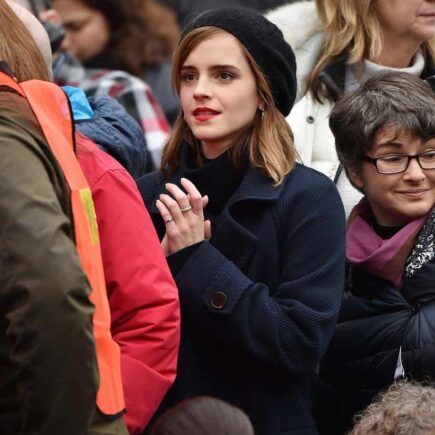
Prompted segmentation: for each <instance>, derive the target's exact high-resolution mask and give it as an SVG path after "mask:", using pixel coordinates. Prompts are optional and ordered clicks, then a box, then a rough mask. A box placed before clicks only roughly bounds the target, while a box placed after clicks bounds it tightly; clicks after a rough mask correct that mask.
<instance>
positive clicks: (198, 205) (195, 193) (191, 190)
mask: <svg viewBox="0 0 435 435" xmlns="http://www.w3.org/2000/svg"><path fill="white" fill-rule="evenodd" d="M181 185H182V186H183V187H184V189H185V190H186V192H187V194H188V195H189V200H190V205H191V206H192V208H193V212H194V213H195V214H196V215H198V216H203V211H202V196H201V194H200V193H199V190H198V189H197V188H196V187H195V185H194V184H193V183H192V182H191V181H190V180H188V179H187V178H182V179H181Z"/></svg>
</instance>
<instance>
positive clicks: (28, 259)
mask: <svg viewBox="0 0 435 435" xmlns="http://www.w3.org/2000/svg"><path fill="white" fill-rule="evenodd" d="M0 137H1V143H0V174H1V183H0V216H1V218H0V271H1V272H0V276H1V278H0V279H1V284H0V306H1V315H2V316H4V317H5V319H6V321H7V324H8V328H7V332H6V334H7V339H8V341H9V342H10V344H11V345H10V349H11V351H10V354H9V358H10V361H11V363H12V364H13V365H14V366H15V367H16V368H17V370H18V371H19V376H18V378H17V388H16V392H17V394H18V400H19V402H20V406H21V410H22V415H21V417H22V422H23V426H22V431H21V432H20V433H21V434H23V435H30V434H32V435H37V434H38V435H51V434H54V433H59V431H61V432H62V434H69V435H86V434H87V433H88V428H89V425H90V422H91V419H92V417H93V413H94V410H95V399H96V391H97V378H98V374H97V366H96V356H95V346H94V340H93V332H92V314H93V305H92V304H91V302H90V301H89V299H88V296H89V293H90V289H89V284H88V282H87V279H86V277H85V275H84V273H83V271H82V270H81V267H80V263H79V259H78V256H77V252H76V249H75V245H74V243H73V240H72V239H71V238H70V235H71V234H72V230H71V222H70V221H69V219H68V218H67V217H66V216H65V214H64V213H63V211H62V208H61V206H60V203H59V198H58V197H57V196H56V193H55V190H54V188H53V178H55V177H54V170H53V166H51V168H50V165H51V163H50V162H49V161H48V159H47V158H45V155H44V154H43V153H42V152H41V150H40V148H39V146H38V145H37V144H36V140H35V139H34V137H33V136H31V135H30V134H29V133H28V132H27V131H26V130H22V129H21V128H20V127H19V126H18V125H16V124H15V123H13V124H10V123H9V120H8V119H6V118H3V117H0ZM4 375H5V376H6V374H5V373H2V376H4Z"/></svg>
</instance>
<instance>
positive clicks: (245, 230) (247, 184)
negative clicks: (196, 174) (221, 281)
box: [139, 168, 285, 271]
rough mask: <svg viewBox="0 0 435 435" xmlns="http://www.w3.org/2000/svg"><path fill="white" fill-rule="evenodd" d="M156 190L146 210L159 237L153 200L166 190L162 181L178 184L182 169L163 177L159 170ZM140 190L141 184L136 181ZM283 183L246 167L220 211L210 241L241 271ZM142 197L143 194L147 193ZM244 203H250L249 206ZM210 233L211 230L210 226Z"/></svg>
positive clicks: (160, 230)
mask: <svg viewBox="0 0 435 435" xmlns="http://www.w3.org/2000/svg"><path fill="white" fill-rule="evenodd" d="M155 176H157V177H158V187H157V189H156V190H157V191H156V192H154V193H153V197H154V199H153V200H152V201H151V202H149V207H148V211H149V213H150V215H151V217H152V219H153V222H154V223H155V225H156V228H157V232H158V233H159V235H160V237H162V236H163V233H164V224H163V221H162V219H161V217H160V213H159V211H158V209H157V207H156V200H157V198H158V196H159V194H161V193H163V192H164V191H165V187H164V185H165V183H168V182H169V183H175V184H178V185H179V184H180V178H181V177H182V176H183V173H182V172H181V171H176V172H175V173H173V174H171V175H169V176H167V177H165V176H163V174H162V173H158V174H156V175H155ZM139 185H140V187H141V191H142V192H143V187H144V185H143V184H142V186H141V183H139ZM284 186H285V182H284V183H282V184H280V185H279V186H274V185H273V182H272V180H271V179H270V178H268V177H266V176H265V175H264V174H263V173H262V172H260V170H258V169H256V168H249V169H247V170H246V172H245V174H244V176H243V178H242V181H241V183H240V185H239V187H238V188H237V189H236V191H235V193H234V195H232V196H231V198H230V199H229V201H228V204H227V206H226V207H225V208H224V210H223V211H222V214H221V217H220V220H219V226H218V228H217V230H216V232H215V233H214V234H213V239H212V244H213V246H215V247H216V248H217V249H218V250H219V251H220V252H221V253H222V254H223V255H224V256H226V257H227V258H228V259H229V260H230V261H232V262H234V263H235V264H236V265H237V266H238V267H239V268H240V269H241V270H243V271H246V269H247V267H248V265H249V262H250V259H251V257H252V255H253V254H254V252H255V250H256V248H257V242H258V239H257V236H256V235H255V233H256V229H258V226H259V222H260V220H261V216H262V215H263V213H265V212H266V210H269V209H270V207H266V205H267V204H270V203H273V202H275V201H277V200H278V198H279V197H280V195H281V193H282V191H283V189H284ZM143 196H146V193H145V195H144V193H143ZM247 202H251V205H252V206H250V207H249V208H246V207H243V206H242V203H244V205H245V206H246V203H247ZM212 233H213V229H212Z"/></svg>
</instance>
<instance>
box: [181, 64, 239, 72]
mask: <svg viewBox="0 0 435 435" xmlns="http://www.w3.org/2000/svg"><path fill="white" fill-rule="evenodd" d="M207 69H208V70H209V71H221V70H231V71H236V72H240V69H239V68H238V67H236V66H235V65H230V64H222V65H221V64H217V65H211V66H209V67H208V68H207ZM181 70H182V71H183V70H197V67H195V66H194V65H183V66H182V67H181Z"/></svg>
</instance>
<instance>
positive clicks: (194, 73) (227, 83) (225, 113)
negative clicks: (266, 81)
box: [180, 33, 260, 159]
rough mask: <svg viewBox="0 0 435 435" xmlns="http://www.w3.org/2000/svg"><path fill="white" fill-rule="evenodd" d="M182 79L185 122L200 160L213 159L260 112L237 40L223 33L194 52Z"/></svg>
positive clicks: (181, 87) (256, 92)
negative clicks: (199, 146)
mask: <svg viewBox="0 0 435 435" xmlns="http://www.w3.org/2000/svg"><path fill="white" fill-rule="evenodd" d="M180 77H181V83H180V100H181V106H182V109H183V113H184V119H185V121H186V123H187V125H188V126H189V128H190V129H191V131H192V133H193V135H194V136H195V137H196V138H197V139H198V140H200V141H201V144H202V147H203V152H204V155H205V156H206V157H207V158H210V159H212V158H216V157H217V156H219V155H220V154H222V153H223V152H224V151H225V150H227V149H228V148H229V147H230V146H231V145H232V144H234V143H235V142H236V141H237V140H238V139H239V138H240V136H241V135H242V134H243V132H244V131H245V130H246V128H247V127H248V126H249V125H250V124H251V123H252V121H253V119H254V117H255V114H256V112H257V110H258V109H259V106H260V98H259V96H258V91H257V84H256V81H255V77H254V74H253V72H252V70H251V67H250V65H249V63H248V61H247V59H246V57H245V56H244V54H243V52H242V48H241V46H240V44H239V42H238V40H237V39H236V38H235V37H233V36H232V35H230V34H229V33H221V34H218V35H215V36H213V37H211V38H208V39H206V40H205V41H203V42H201V43H200V44H199V45H198V46H197V47H196V48H195V49H193V50H192V52H191V53H190V54H189V56H188V57H187V58H186V60H185V62H184V63H183V65H182V67H181V72H180Z"/></svg>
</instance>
